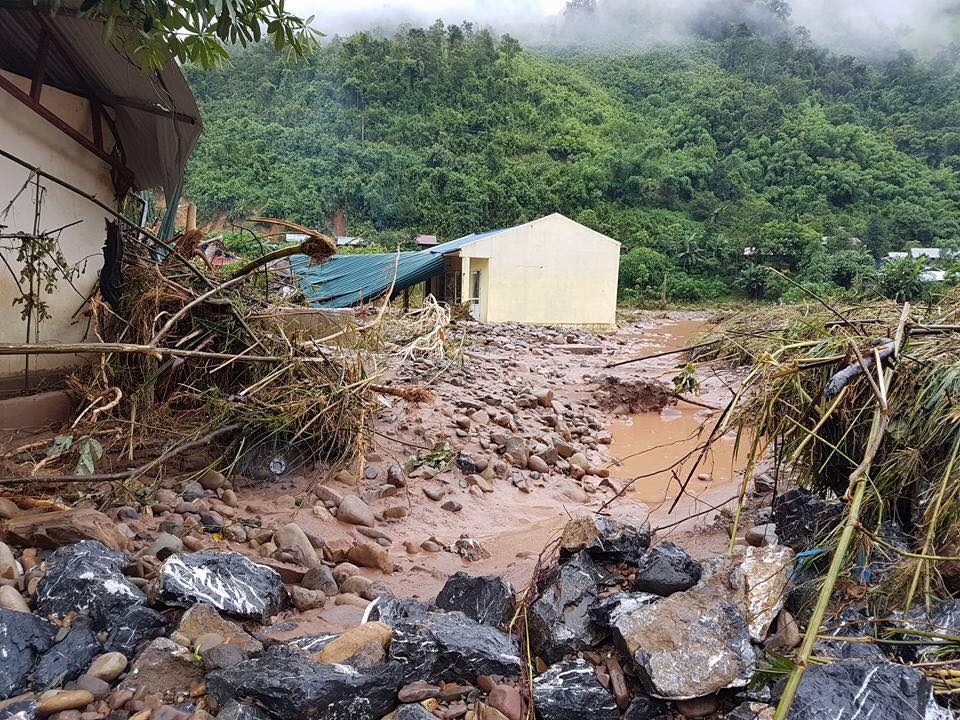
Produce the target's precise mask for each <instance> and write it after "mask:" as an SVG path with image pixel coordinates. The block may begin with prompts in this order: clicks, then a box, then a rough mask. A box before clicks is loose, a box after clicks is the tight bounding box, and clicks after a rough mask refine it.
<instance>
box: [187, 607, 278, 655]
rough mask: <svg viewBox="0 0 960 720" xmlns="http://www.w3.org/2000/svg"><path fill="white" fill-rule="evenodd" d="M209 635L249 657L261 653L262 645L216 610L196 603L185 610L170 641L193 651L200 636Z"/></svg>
mask: <svg viewBox="0 0 960 720" xmlns="http://www.w3.org/2000/svg"><path fill="white" fill-rule="evenodd" d="M211 633H213V634H216V635H219V636H220V637H221V638H223V642H224V644H225V645H235V646H236V647H238V648H240V649H241V650H243V651H244V652H246V653H250V654H251V655H253V654H256V653H260V652H263V644H262V643H261V642H260V641H259V640H256V639H254V638H253V637H251V636H250V635H249V634H247V633H246V632H244V630H243V628H241V627H240V626H239V625H237V624H236V623H235V622H232V621H230V620H227V619H225V618H222V617H220V614H219V613H218V612H217V610H216V608H214V607H213V605H208V604H207V603H198V604H196V605H194V606H193V607H192V608H190V609H189V610H187V611H186V612H185V613H184V614H183V617H181V618H180V625H179V626H178V627H177V629H176V630H175V631H174V633H173V634H172V635H171V636H170V639H171V640H173V641H174V642H176V643H179V644H180V645H183V646H184V647H188V648H190V649H193V648H195V647H196V643H197V640H198V639H199V638H200V637H201V636H203V635H208V634H211Z"/></svg>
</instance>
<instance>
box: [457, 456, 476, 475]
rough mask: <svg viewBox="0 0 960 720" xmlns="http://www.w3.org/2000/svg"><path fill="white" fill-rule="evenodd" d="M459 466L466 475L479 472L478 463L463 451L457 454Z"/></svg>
mask: <svg viewBox="0 0 960 720" xmlns="http://www.w3.org/2000/svg"><path fill="white" fill-rule="evenodd" d="M457 467H458V468H460V472H462V473H463V474H464V475H476V474H477V464H476V463H475V462H474V461H473V458H472V457H470V456H469V455H464V454H463V453H460V454H459V455H457Z"/></svg>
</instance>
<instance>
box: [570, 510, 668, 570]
mask: <svg viewBox="0 0 960 720" xmlns="http://www.w3.org/2000/svg"><path fill="white" fill-rule="evenodd" d="M648 547H650V525H649V524H647V523H644V524H643V525H641V526H640V527H636V526H634V525H631V524H629V523H626V522H622V521H620V520H614V519H613V518H608V517H603V516H601V515H578V516H576V517H574V518H573V519H572V520H570V521H569V522H568V523H567V524H566V525H565V526H564V528H563V534H562V535H561V536H560V552H561V553H562V554H563V555H565V556H569V555H574V554H576V553H578V552H581V551H584V550H585V551H586V552H587V553H588V554H589V555H590V557H592V558H593V559H594V560H596V561H598V562H613V563H622V562H626V563H630V564H632V565H636V564H637V563H638V562H640V559H641V558H642V557H643V554H644V553H645V552H646V551H647V548H648Z"/></svg>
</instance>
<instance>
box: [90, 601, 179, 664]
mask: <svg viewBox="0 0 960 720" xmlns="http://www.w3.org/2000/svg"><path fill="white" fill-rule="evenodd" d="M167 624H168V623H167V619H166V618H165V617H163V615H161V614H160V613H158V612H157V611H156V610H153V609H151V608H148V607H146V606H145V605H131V606H130V607H129V608H128V609H127V611H126V612H125V613H123V615H120V616H119V617H118V618H117V619H116V620H115V621H113V623H112V624H111V625H110V628H109V630H108V631H107V639H106V641H104V643H103V647H104V649H105V650H107V651H109V652H120V653H123V654H124V655H125V656H126V657H128V658H130V657H133V656H134V655H136V653H137V651H139V650H140V648H141V647H143V645H144V644H145V643H147V642H150V641H151V640H153V639H155V638H158V637H160V636H161V635H164V634H165V633H166V631H167Z"/></svg>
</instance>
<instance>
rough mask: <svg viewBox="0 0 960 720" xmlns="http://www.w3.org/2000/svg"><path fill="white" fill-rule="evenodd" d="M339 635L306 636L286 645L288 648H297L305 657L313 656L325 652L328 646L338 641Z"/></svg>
mask: <svg viewBox="0 0 960 720" xmlns="http://www.w3.org/2000/svg"><path fill="white" fill-rule="evenodd" d="M338 637H340V636H339V635H330V634H327V633H324V634H321V635H304V636H303V637H298V638H294V639H293V640H290V641H288V642H287V643H286V645H287V647H291V648H296V649H297V650H300V651H301V652H303V653H304V654H305V655H313V654H314V653H318V652H320V651H321V650H323V649H324V648H325V647H326V646H327V645H329V644H330V643H332V642H333V641H334V640H336V639H337V638H338Z"/></svg>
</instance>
